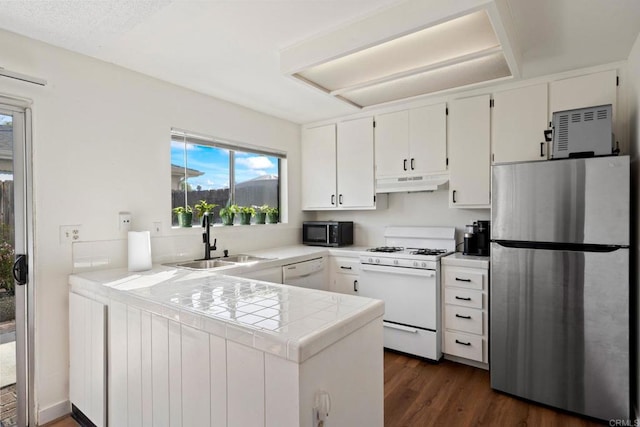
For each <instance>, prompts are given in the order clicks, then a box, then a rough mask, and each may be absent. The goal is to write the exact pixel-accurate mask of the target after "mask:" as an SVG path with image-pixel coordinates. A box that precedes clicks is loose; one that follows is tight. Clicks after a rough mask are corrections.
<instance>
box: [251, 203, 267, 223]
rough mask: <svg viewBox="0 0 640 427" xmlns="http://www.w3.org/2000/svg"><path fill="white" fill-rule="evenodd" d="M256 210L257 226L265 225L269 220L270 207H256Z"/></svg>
mask: <svg viewBox="0 0 640 427" xmlns="http://www.w3.org/2000/svg"><path fill="white" fill-rule="evenodd" d="M254 209H255V210H256V224H264V223H265V222H266V220H267V210H269V205H262V206H254Z"/></svg>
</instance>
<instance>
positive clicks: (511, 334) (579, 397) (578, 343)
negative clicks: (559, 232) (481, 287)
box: [490, 243, 630, 420]
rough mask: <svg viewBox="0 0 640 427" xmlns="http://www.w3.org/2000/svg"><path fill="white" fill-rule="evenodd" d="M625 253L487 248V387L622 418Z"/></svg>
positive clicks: (625, 401)
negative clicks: (489, 286) (488, 277)
mask: <svg viewBox="0 0 640 427" xmlns="http://www.w3.org/2000/svg"><path fill="white" fill-rule="evenodd" d="M628 272H629V250H628V249H615V250H613V251H612V252H575V251H562V250H545V249H526V248H509V247H504V246H502V245H500V244H498V243H492V244H491V303H490V337H491V338H490V363H491V387H493V388H494V389H496V390H500V391H503V392H506V393H510V394H514V395H517V396H521V397H524V398H526V399H531V400H534V401H536V402H540V403H544V404H547V405H551V406H555V407H558V408H563V409H566V410H569V411H573V412H578V413H581V414H585V415H588V416H591V417H595V418H600V419H604V420H609V419H625V420H626V419H629V416H630V395H629V391H630V385H629V381H630V380H629V273H628Z"/></svg>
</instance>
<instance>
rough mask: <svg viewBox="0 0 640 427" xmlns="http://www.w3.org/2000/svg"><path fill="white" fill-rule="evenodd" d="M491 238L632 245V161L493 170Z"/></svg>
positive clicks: (574, 161)
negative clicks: (630, 198)
mask: <svg viewBox="0 0 640 427" xmlns="http://www.w3.org/2000/svg"><path fill="white" fill-rule="evenodd" d="M492 173H493V181H492V190H491V198H492V205H491V208H492V209H491V215H492V223H491V238H492V240H518V241H535V242H552V243H575V244H582V243H586V244H600V245H620V246H628V245H629V157H628V156H620V157H594V158H589V159H567V160H555V161H548V162H533V163H513V164H506V165H497V166H493V168H492Z"/></svg>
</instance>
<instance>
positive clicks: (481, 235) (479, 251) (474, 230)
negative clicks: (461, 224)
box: [462, 221, 491, 256]
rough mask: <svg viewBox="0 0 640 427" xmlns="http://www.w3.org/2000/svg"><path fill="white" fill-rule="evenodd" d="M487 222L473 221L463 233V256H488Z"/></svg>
mask: <svg viewBox="0 0 640 427" xmlns="http://www.w3.org/2000/svg"><path fill="white" fill-rule="evenodd" d="M489 224H490V222H489V221H475V222H474V223H473V224H472V225H467V226H466V227H465V232H464V250H463V252H462V253H463V254H464V255H480V256H489V243H490V239H491V234H490V232H489V228H490V225H489Z"/></svg>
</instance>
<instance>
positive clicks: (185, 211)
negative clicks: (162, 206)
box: [173, 205, 193, 227]
mask: <svg viewBox="0 0 640 427" xmlns="http://www.w3.org/2000/svg"><path fill="white" fill-rule="evenodd" d="M173 213H174V214H176V216H177V217H178V226H180V227H191V222H192V221H193V210H192V209H191V206H189V205H187V206H185V207H182V206H178V207H177V208H173Z"/></svg>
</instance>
